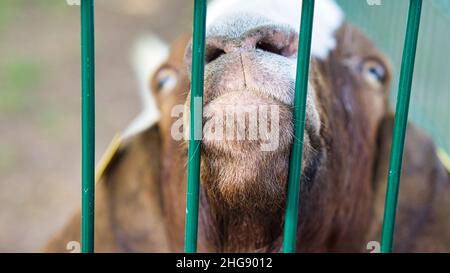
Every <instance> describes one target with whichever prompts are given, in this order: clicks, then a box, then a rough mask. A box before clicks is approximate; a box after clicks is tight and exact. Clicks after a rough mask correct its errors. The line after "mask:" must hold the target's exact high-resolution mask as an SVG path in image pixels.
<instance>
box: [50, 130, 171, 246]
mask: <svg viewBox="0 0 450 273" xmlns="http://www.w3.org/2000/svg"><path fill="white" fill-rule="evenodd" d="M160 149H161V139H160V133H159V128H158V126H157V125H154V126H153V127H151V128H149V129H147V130H145V131H143V132H140V133H138V134H136V135H133V136H131V137H129V138H128V139H127V140H126V141H125V142H124V143H123V144H122V146H121V147H120V149H119V151H118V152H117V153H116V154H115V156H114V157H113V158H112V160H111V162H110V163H109V165H108V167H107V168H106V170H105V172H104V174H103V177H102V179H101V180H100V181H99V183H97V185H96V203H95V251H96V252H164V251H168V245H167V241H166V233H165V228H164V219H163V215H162V205H161V204H162V202H161V194H160V191H161V190H160V186H161V184H160V170H161V166H160V165H161V163H160V155H161V151H160ZM80 218H81V214H80V211H79V210H78V212H76V213H75V214H74V215H73V216H72V218H71V220H70V222H69V223H68V224H67V225H66V226H65V227H64V228H63V229H62V230H61V231H60V232H59V234H58V235H56V236H55V237H54V239H52V240H51V241H50V242H49V243H48V245H47V246H46V247H45V249H44V251H46V252H68V250H67V249H66V246H67V244H68V243H69V242H70V241H78V242H80V237H81V236H80V235H81V234H80V226H81V222H80Z"/></svg>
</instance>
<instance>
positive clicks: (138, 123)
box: [122, 35, 169, 138]
mask: <svg viewBox="0 0 450 273" xmlns="http://www.w3.org/2000/svg"><path fill="white" fill-rule="evenodd" d="M168 56H169V47H168V45H167V44H166V43H164V42H163V41H161V40H160V39H159V38H158V37H156V36H154V35H148V36H145V37H142V38H141V39H139V40H138V41H137V42H136V44H135V46H134V48H133V50H132V56H131V62H132V65H133V68H134V70H135V72H136V75H137V79H138V81H139V95H140V97H141V102H142V108H143V110H142V112H141V113H140V114H139V116H138V117H136V118H135V119H134V120H133V122H132V123H131V124H130V125H129V126H128V128H127V129H126V130H125V131H124V133H123V134H122V138H128V137H130V136H133V135H135V134H137V133H139V132H142V131H144V130H146V129H147V128H150V127H151V126H152V125H153V124H155V123H156V122H157V121H158V120H159V115H160V113H159V111H158V107H157V105H156V102H155V99H154V97H153V95H152V92H151V90H150V76H151V75H152V74H153V73H154V72H155V70H156V69H157V68H158V67H159V66H160V65H161V64H162V63H163V62H164V61H165V60H166V59H167V57H168Z"/></svg>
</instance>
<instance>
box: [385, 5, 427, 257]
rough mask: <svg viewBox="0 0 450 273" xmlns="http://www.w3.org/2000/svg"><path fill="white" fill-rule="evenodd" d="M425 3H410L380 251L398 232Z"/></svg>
mask: <svg viewBox="0 0 450 273" xmlns="http://www.w3.org/2000/svg"><path fill="white" fill-rule="evenodd" d="M421 12H422V0H410V6H409V15H408V23H407V29H406V38H405V45H404V48H403V61H402V67H401V72H400V84H399V89H398V98H397V109H396V113H395V121H394V132H393V135H392V147H391V158H390V163H389V174H388V185H387V191H386V203H385V207H384V221H383V230H382V236H381V252H383V253H389V252H392V245H393V240H394V230H395V216H396V209H397V201H398V192H399V187H400V176H401V170H402V160H403V148H404V144H405V135H406V127H407V123H408V110H409V101H410V97H411V87H412V80H413V74H414V62H415V57H416V49H417V41H418V36H419V27H420V16H421Z"/></svg>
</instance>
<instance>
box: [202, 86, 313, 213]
mask: <svg viewBox="0 0 450 273" xmlns="http://www.w3.org/2000/svg"><path fill="white" fill-rule="evenodd" d="M203 123H204V132H203V134H204V136H203V145H202V163H201V176H202V182H203V183H204V186H205V189H206V192H207V194H208V197H209V198H213V199H215V200H216V201H217V202H215V203H216V204H221V206H225V207H227V208H230V209H239V210H241V211H246V210H247V211H255V209H256V210H269V211H270V210H276V209H279V208H280V207H282V206H283V205H284V203H285V192H286V190H285V188H286V181H287V176H288V170H289V168H288V167H289V154H290V148H291V144H292V140H293V137H292V136H293V125H292V109H291V107H289V106H287V105H285V104H283V103H281V102H279V101H278V100H276V99H273V98H269V97H264V96H261V94H259V93H257V92H252V91H239V92H229V93H227V94H225V95H222V96H220V97H219V98H216V99H215V100H213V101H211V102H210V103H208V104H207V105H206V106H205V109H204V119H203ZM309 135H310V133H308V132H307V133H306V134H305V138H304V142H305V149H304V158H305V159H306V161H311V160H309V158H310V157H311V154H312V150H313V148H312V147H311V145H310V143H311V141H310V136H309Z"/></svg>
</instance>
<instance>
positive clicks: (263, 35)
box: [185, 25, 298, 67]
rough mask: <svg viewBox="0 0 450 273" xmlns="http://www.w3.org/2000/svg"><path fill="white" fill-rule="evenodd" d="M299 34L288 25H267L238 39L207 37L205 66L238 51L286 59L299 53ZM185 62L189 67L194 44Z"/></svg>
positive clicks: (187, 51) (189, 46)
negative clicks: (269, 54) (272, 55)
mask: <svg viewBox="0 0 450 273" xmlns="http://www.w3.org/2000/svg"><path fill="white" fill-rule="evenodd" d="M297 48H298V34H297V32H296V31H295V30H294V29H293V28H291V27H289V26H286V25H267V26H260V27H257V28H254V29H251V30H249V31H247V32H245V33H244V34H242V35H241V36H238V37H232V36H230V37H227V36H212V37H206V48H205V64H208V63H210V62H212V61H214V60H216V59H218V58H219V57H221V56H222V55H225V54H228V53H232V52H237V51H262V52H267V53H271V54H276V55H280V56H284V57H291V56H293V55H295V54H296V53H297ZM185 61H186V64H187V65H188V67H190V66H191V62H192V44H189V45H188V47H187V50H186V55H185Z"/></svg>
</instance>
